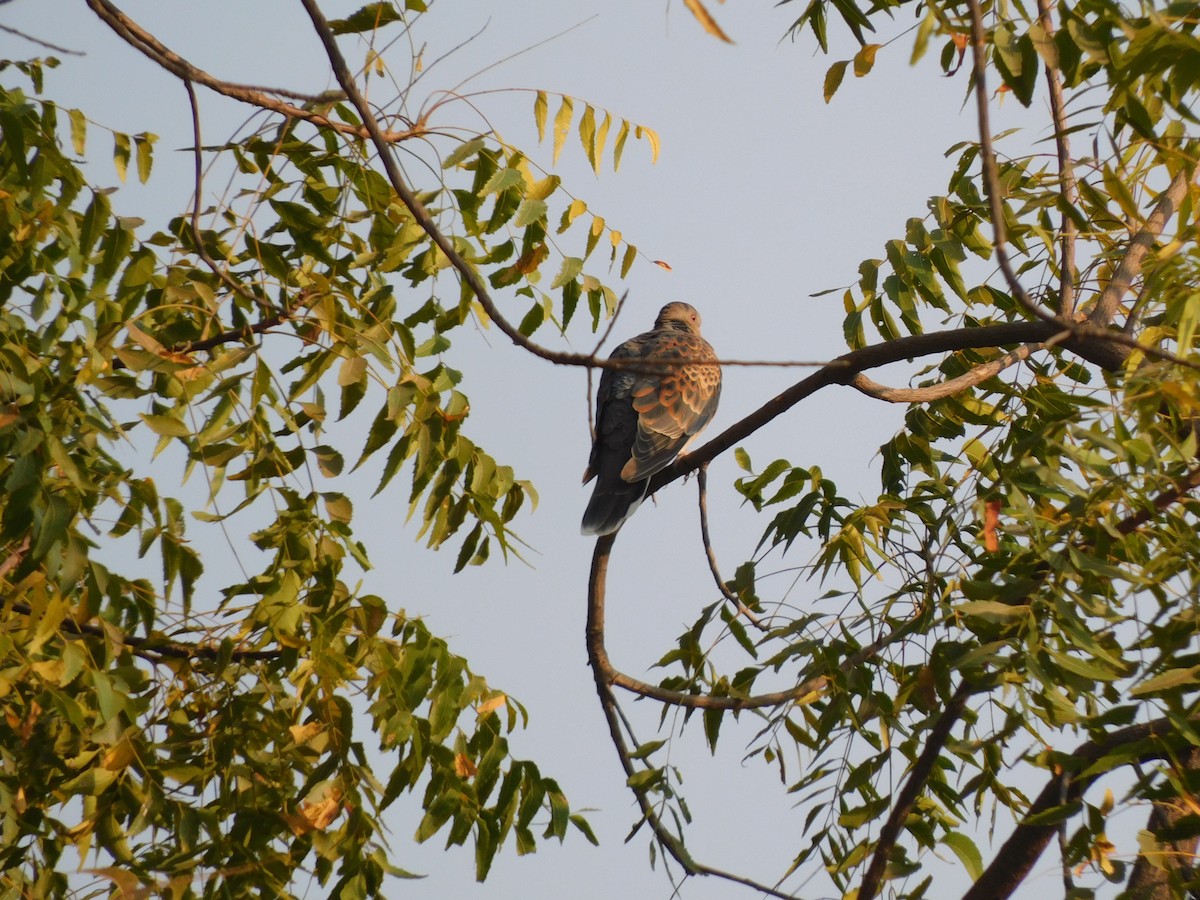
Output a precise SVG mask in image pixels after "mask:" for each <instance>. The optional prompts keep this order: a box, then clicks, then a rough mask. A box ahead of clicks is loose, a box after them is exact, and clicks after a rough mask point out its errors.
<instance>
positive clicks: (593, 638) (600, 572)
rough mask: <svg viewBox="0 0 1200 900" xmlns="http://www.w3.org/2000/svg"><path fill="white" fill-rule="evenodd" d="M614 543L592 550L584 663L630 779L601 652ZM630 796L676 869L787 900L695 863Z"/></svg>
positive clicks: (645, 800) (643, 801)
mask: <svg viewBox="0 0 1200 900" xmlns="http://www.w3.org/2000/svg"><path fill="white" fill-rule="evenodd" d="M614 540H616V534H615V533H614V534H606V535H603V536H602V537H599V538H597V539H596V549H595V552H594V553H593V556H592V575H591V580H590V582H589V585H588V594H589V598H591V597H594V596H595V595H596V594H597V593H598V594H599V596H600V597H601V602H600V603H599V604H596V603H590V602H589V604H588V621H587V647H588V663H589V665H590V666H591V669H592V675H593V677H594V680H595V683H596V694H597V696H598V697H599V698H600V708H601V709H602V710H603V711H604V719H605V721H606V722H607V723H608V733H609V736H610V737H611V738H612V742H613V747H614V748H616V751H617V756H618V757H619V758H620V760H621V768H623V769H624V770H625V776H626V778H633V776H634V775H636V774H637V769H636V767H635V766H634V764H633V756H632V754H631V753H630V751H629V745H628V744H626V743H625V736H624V735H623V734H622V733H621V722H620V716H619V712H618V707H617V698H616V697H615V696H614V695H613V692H612V688H611V687H610V681H609V679H608V678H607V676H606V673H607V672H609V671H611V670H612V665H611V664H610V663H609V661H608V654H607V653H606V652H605V650H604V603H603V596H604V576H605V573H606V571H607V568H608V557H609V555H610V554H611V552H612V545H613V541H614ZM634 797H636V798H637V804H638V808H639V809H641V811H642V815H643V816H644V817H645V819H646V822H647V823H648V824H649V825H650V830H651V831H653V832H654V837H655V839H656V840H657V841H658V843H659V846H661V847H662V848H663V850H665V851H666V852H667V853H669V854H670V855H671V858H672V859H674V860H675V862H677V863H679V865H680V867H681V868H682V869H683V870H684V871H685V872H687V873H688V874H689V875H710V876H713V877H715V878H721V879H724V880H726V881H732V882H734V883H736V884H740V885H744V886H745V887H749V888H753V889H754V890H756V891H760V892H762V893H764V894H767V895H768V896H771V897H778V898H780V900H790V895H788V894H785V893H783V892H781V891H778V890H776V889H774V888H772V887H768V886H767V885H765V884H759V883H758V882H756V881H752V880H751V879H749V878H744V877H742V876H740V875H734V874H732V873H730V872H725V871H723V870H721V869H715V868H713V867H712V866H707V865H704V864H703V863H698V862H696V860H694V859H693V858H692V855H691V854H690V853H689V852H688V850H687V847H685V846H684V844H683V841H681V840H680V839H679V838H678V837H676V836H675V835H674V834H672V833H671V831H670V830H669V829H668V828H667V827H666V825H664V824H663V821H662V819H661V818H660V817H659V815H658V813H657V812H656V811H655V809H654V806H653V805H652V804H651V803H650V799H649V797H647V795H646V793H645V792H644V791H636V790H635V791H634Z"/></svg>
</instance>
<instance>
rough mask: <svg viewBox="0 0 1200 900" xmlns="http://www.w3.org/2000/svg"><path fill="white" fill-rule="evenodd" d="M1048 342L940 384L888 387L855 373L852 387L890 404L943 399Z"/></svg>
mask: <svg viewBox="0 0 1200 900" xmlns="http://www.w3.org/2000/svg"><path fill="white" fill-rule="evenodd" d="M1048 343H1049V342H1045V343H1037V344H1022V345H1021V346H1020V347H1018V348H1017V349H1015V350H1012V351H1010V352H1008V353H1005V354H1004V355H1003V356H1000V357H997V358H996V359H993V360H990V361H988V362H986V363H983V364H982V365H979V366H976V367H975V368H973V369H971V370H970V371H969V372H964V373H963V374H962V375H959V376H958V377H957V378H951V379H950V380H949V381H943V382H941V383H940V384H931V385H929V386H928V387H919V388H894V387H888V386H887V385H886V384H880V383H879V382H877V381H872V380H871V379H870V378H868V377H867V376H866V375H863V374H862V373H861V372H860V373H859V374H858V375H855V376H854V379H853V380H852V381H851V382H850V386H851V387H852V388H854V389H855V390H856V391H860V392H861V393H863V394H866V395H867V396H868V397H874V398H875V399H877V400H886V401H888V402H889V403H927V402H929V401H931V400H941V399H942V398H943V397H949V396H952V395H953V394H957V393H958V392H959V391H964V390H966V389H967V388H971V387H975V385H977V384H981V383H982V382H984V381H987V380H988V379H989V378H991V377H992V376H993V375H996V374H998V373H1000V372H1002V371H1003V370H1004V369H1007V368H1008V367H1009V366H1011V365H1013V364H1014V363H1017V362H1020V361H1021V360H1023V359H1028V358H1029V357H1030V356H1032V355H1033V353H1034V351H1035V350H1041V349H1043V348H1044V347H1046V345H1047V344H1048Z"/></svg>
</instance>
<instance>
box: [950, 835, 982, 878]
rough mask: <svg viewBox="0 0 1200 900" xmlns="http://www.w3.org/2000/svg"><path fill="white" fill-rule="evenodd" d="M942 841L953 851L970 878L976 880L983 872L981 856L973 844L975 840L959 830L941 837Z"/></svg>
mask: <svg viewBox="0 0 1200 900" xmlns="http://www.w3.org/2000/svg"><path fill="white" fill-rule="evenodd" d="M942 843H943V844H945V845H946V846H947V847H949V848H950V849H951V850H953V851H954V855H955V856H957V857H958V861H959V862H961V863H962V864H963V867H964V868H965V869H966V870H967V874H968V875H970V876H971V880H972V881H977V880H978V879H979V876H980V875H982V874H983V857H982V856H981V855H980V853H979V848H978V847H976V846H975V842H974V841H972V840H971V839H970V838H969V837H967V836H966V835H965V834H962V833H961V832H958V831H952V832H950V833H949V834H947V835H946V836H945V837H943V838H942Z"/></svg>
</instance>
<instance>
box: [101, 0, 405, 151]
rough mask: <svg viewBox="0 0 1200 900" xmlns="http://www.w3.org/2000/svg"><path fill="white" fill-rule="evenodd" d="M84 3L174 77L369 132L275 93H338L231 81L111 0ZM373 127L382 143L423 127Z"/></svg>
mask: <svg viewBox="0 0 1200 900" xmlns="http://www.w3.org/2000/svg"><path fill="white" fill-rule="evenodd" d="M87 5H88V6H90V7H91V9H92V11H93V12H95V13H96V15H98V16H99V17H100V18H101V20H103V22H104V23H105V24H106V25H108V27H109V28H111V29H112V30H113V31H115V32H116V33H117V35H118V36H119V37H121V38H122V39H123V40H124V41H125V42H126V43H127V44H129V45H130V46H132V47H133V48H134V49H136V50H138V51H139V52H141V53H142V54H144V55H145V56H146V57H148V58H149V59H151V60H153V61H154V62H155V63H157V64H158V65H160V66H162V67H163V68H164V69H166V70H167V71H168V72H170V73H171V74H173V75H175V76H176V77H177V78H180V79H182V80H184V81H194V82H195V83H196V84H202V85H204V86H205V87H206V88H209V89H210V90H212V91H215V92H216V93H218V94H222V95H224V96H226V97H230V98H232V99H234V100H240V101H241V102H243V103H249V104H251V105H252V106H257V107H260V108H262V109H267V110H271V111H272V112H277V113H279V114H280V115H283V116H287V117H288V118H291V119H302V120H303V121H305V122H311V123H312V124H314V125H317V126H319V127H321V128H330V129H332V130H334V131H337V132H340V133H341V134H348V135H353V136H355V137H358V138H364V139H365V138H369V137H370V136H371V135H370V132H369V130H368V129H367V128H366V127H363V126H356V125H350V124H347V123H345V122H337V121H334V120H332V119H330V118H329V117H327V116H325V115H323V114H322V113H321V112H319V111H318V110H316V109H309V108H307V107H300V106H296V105H295V104H293V103H287V102H285V101H283V100H280V99H279V97H290V98H292V99H294V100H300V101H302V102H305V103H310V104H314V105H316V104H321V103H329V102H332V101H336V100H338V99H341V96H340V95H338V94H335V95H329V94H322V95H309V94H301V93H297V92H295V91H289V90H285V89H283V88H258V87H252V86H250V85H245V84H235V83H234V82H231V81H222V80H220V79H219V78H215V77H213V76H212V75H210V74H209V73H208V72H206V71H204V70H203V69H200V68H198V67H196V66H194V65H192V63H190V62H189V61H188V60H186V59H184V58H183V57H182V56H180V55H179V54H177V53H175V52H174V51H173V50H171V49H170V48H168V47H166V46H165V45H164V44H162V42H160V41H159V40H158V38H156V37H155V36H154V35H152V34H151V33H150V32H148V31H146V30H145V29H144V28H142V27H141V26H140V25H138V24H137V22H135V21H134V20H133V19H131V18H130V17H129V16H128V15H126V14H125V13H124V12H123V11H122V10H121V9H120V8H119V7H117V6H116V4H114V3H112V2H111V0H87ZM370 119H371V121H374V117H370ZM375 130H376V131H377V132H378V133H379V135H380V139H381V140H383V141H384V142H385V143H397V142H399V141H404V140H408V139H409V138H412V137H416V136H418V135H420V134H423V133H424V131H425V128H424V125H422V124H420V123H418V124H417V125H415V126H414V127H413V128H410V129H407V130H405V131H386V132H383V131H379V128H378V126H376V129H375Z"/></svg>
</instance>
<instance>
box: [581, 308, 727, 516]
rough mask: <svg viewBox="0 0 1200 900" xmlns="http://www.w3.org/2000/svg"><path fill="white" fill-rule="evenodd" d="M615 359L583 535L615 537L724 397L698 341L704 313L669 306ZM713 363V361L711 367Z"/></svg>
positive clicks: (603, 386)
mask: <svg viewBox="0 0 1200 900" xmlns="http://www.w3.org/2000/svg"><path fill="white" fill-rule="evenodd" d="M609 359H614V360H628V361H629V365H628V367H623V368H612V369H605V370H604V374H603V375H601V376H600V389H599V391H598V392H597V394H596V434H595V438H594V441H593V443H592V454H591V457H590V458H589V460H588V468H587V471H586V472H585V473H584V475H583V481H584V483H585V484H586V483H587V482H589V481H591V480H592V479H593V478H595V479H596V487H595V490H593V491H592V499H591V500H590V501H589V502H588V506H587V510H586V511H585V512H584V514H583V528H582V529H581V530H582V532H583V533H584V534H594V535H602V534H611V533H612V532H614V531H616V530H617V529H618V528H620V527H621V525H622V524H624V522H625V520H626V519H628V518H629V517H630V516H631V515H633V513H634V511H635V510H636V509H637V508H638V506H639V505H640V504H641V502H642V500H643V499H644V498H645V496H646V489H647V488H648V487H649V486H650V478H651V477H652V476H653V475H654V474H655V473H656V472H658V471H660V470H662V469H665V468H666V467H667V466H669V465H670V464H671V463H672V462H674V460H675V457H677V456H678V455H679V454H680V453H681V452H682V451H683V449H684V447H685V446H686V445H687V444H688V442H689V441H690V440H691V439H692V438H693V437H695V436H696V435H697V434H699V433H700V431H701V430H702V429H703V428H704V426H705V425H707V424H708V423H709V421H710V420H711V419H712V417H713V415H714V414H715V413H716V411H717V401H718V400H719V399H720V397H721V369H720V367H719V366H717V365H716V364H715V363H716V359H717V356H716V354H715V353H713V348H712V347H711V346H710V345H709V343H708V341H706V340H704V338H702V337H701V336H700V314H699V313H698V312H696V310H695V308H694V307H692V306H690V305H689V304H687V303H668V304H667V305H666V306H664V307H663V308H662V310H661V311H660V312H659V314H658V318H657V319H656V320H655V321H654V329H653V330H652V331H647V332H646V333H645V334H639V335H638V336H637V337H634V338H630V339H629V340H627V341H626V342H625V343H623V344H621V346H619V347H617V349H616V350H614V351H613V352H612V355H611V356H610V357H609ZM710 361H711V362H710Z"/></svg>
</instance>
